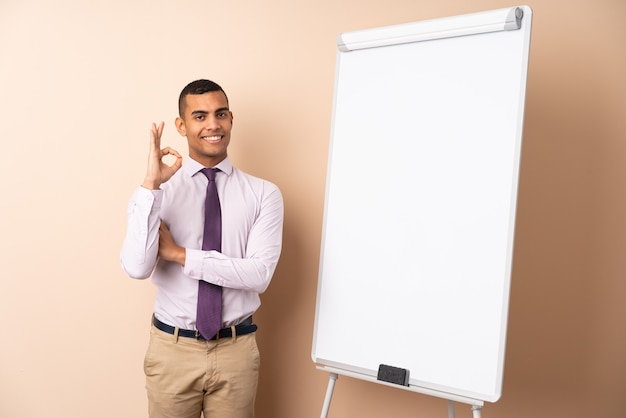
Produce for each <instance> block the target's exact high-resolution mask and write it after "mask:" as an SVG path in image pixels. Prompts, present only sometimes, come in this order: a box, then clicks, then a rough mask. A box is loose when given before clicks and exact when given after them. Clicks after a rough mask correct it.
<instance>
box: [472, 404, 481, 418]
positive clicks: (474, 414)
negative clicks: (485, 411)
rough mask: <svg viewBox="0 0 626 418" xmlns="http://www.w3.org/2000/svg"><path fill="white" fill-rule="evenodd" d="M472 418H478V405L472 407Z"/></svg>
mask: <svg viewBox="0 0 626 418" xmlns="http://www.w3.org/2000/svg"><path fill="white" fill-rule="evenodd" d="M472 416H473V418H480V405H472Z"/></svg>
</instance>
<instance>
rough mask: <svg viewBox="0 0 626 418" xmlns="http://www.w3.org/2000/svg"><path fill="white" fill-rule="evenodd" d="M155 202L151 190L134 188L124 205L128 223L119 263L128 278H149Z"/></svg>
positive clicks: (154, 256)
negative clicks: (129, 198)
mask: <svg viewBox="0 0 626 418" xmlns="http://www.w3.org/2000/svg"><path fill="white" fill-rule="evenodd" d="M158 204H159V202H158V200H157V199H156V198H155V196H153V195H152V193H150V192H147V191H145V190H141V189H137V190H136V191H135V193H134V194H133V197H132V199H131V201H130V204H129V206H128V222H127V228H126V236H125V237H124V242H123V244H122V250H121V253H120V263H121V265H122V269H123V270H124V271H125V272H126V274H127V275H128V276H129V277H131V278H134V279H145V278H147V277H149V276H150V275H151V274H152V271H153V270H154V266H155V265H156V261H157V257H158V250H159V232H158V228H159V223H160V221H159V216H158Z"/></svg>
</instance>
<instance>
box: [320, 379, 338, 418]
mask: <svg viewBox="0 0 626 418" xmlns="http://www.w3.org/2000/svg"><path fill="white" fill-rule="evenodd" d="M336 381H337V373H331V374H330V376H329V378H328V388H327V389H326V399H324V407H323V408H322V415H320V418H326V417H327V416H328V409H329V408H330V401H331V400H332V398H333V390H334V389H335V382H336Z"/></svg>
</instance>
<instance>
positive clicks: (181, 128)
mask: <svg viewBox="0 0 626 418" xmlns="http://www.w3.org/2000/svg"><path fill="white" fill-rule="evenodd" d="M174 125H176V130H177V131H178V133H179V134H180V135H181V136H187V128H186V127H185V121H184V120H183V119H182V118H181V117H177V118H176V120H175V121H174Z"/></svg>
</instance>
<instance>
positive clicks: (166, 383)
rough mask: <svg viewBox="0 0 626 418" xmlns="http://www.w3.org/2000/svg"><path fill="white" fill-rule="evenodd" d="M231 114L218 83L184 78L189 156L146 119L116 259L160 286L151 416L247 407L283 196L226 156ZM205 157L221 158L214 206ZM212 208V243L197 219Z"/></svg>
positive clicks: (231, 415)
mask: <svg viewBox="0 0 626 418" xmlns="http://www.w3.org/2000/svg"><path fill="white" fill-rule="evenodd" d="M232 123H233V114H232V112H231V111H230V109H229V103H228V98H227V96H226V93H225V92H224V90H223V89H222V88H221V87H220V86H219V85H217V84H216V83H214V82H212V81H209V80H197V81H194V82H192V83H190V84H189V85H187V86H186V87H185V88H184V89H183V90H182V92H181V94H180V98H179V117H177V118H176V121H175V125H176V129H177V130H178V132H179V133H180V135H182V136H184V137H186V138H187V142H188V146H189V159H188V160H187V161H186V163H185V164H184V165H183V159H182V157H181V155H180V154H179V153H178V152H177V151H175V150H173V149H171V148H169V147H166V148H163V149H161V148H160V142H161V135H162V133H163V122H161V123H160V124H159V125H158V126H157V125H156V124H154V123H153V124H152V129H151V135H150V136H151V138H150V153H149V158H148V169H147V173H146V176H145V178H144V181H143V183H142V186H141V187H139V188H137V190H135V192H134V194H133V196H132V198H131V201H130V204H129V208H128V227H127V233H126V237H125V239H124V243H123V247H122V251H121V263H122V267H123V269H124V271H125V272H126V273H127V274H128V275H129V276H130V277H131V278H136V279H145V278H147V277H149V276H152V281H153V282H154V284H155V285H156V286H157V294H156V300H155V305H154V316H153V325H152V327H151V331H150V342H149V347H148V350H147V353H146V358H145V362H144V369H145V373H146V389H147V392H148V401H149V414H150V417H151V418H199V417H200V414H201V413H203V414H204V418H252V417H253V416H254V400H255V396H256V389H257V381H258V369H259V365H260V360H259V352H258V348H257V345H256V337H255V331H256V325H254V324H253V323H252V314H253V313H254V312H255V311H256V310H257V308H258V307H259V305H260V299H259V294H260V293H262V292H264V291H265V289H266V288H267V286H268V285H269V283H270V280H271V278H272V275H273V273H274V270H275V268H276V264H277V263H278V258H279V256H280V251H281V246H282V226H283V199H282V196H281V193H280V191H279V189H278V188H277V187H276V186H275V185H274V184H272V183H270V182H268V181H265V180H262V179H259V178H257V177H253V176H251V175H249V174H247V173H244V172H243V171H241V170H239V169H237V168H235V167H233V166H232V164H231V162H230V159H229V157H228V154H227V149H228V144H229V142H230V135H231V129H232ZM167 155H170V156H173V157H174V159H175V160H174V162H173V163H172V164H171V165H169V164H167V163H165V162H164V160H163V159H164V157H165V156H167ZM205 168H206V169H208V168H216V169H218V170H217V171H216V173H215V179H214V185H215V186H216V188H217V196H218V198H219V204H218V206H217V209H215V210H213V209H211V210H210V209H209V208H210V207H212V206H211V205H210V204H208V203H207V208H206V209H207V210H210V211H209V212H207V214H206V215H205V199H207V200H208V199H209V197H207V195H208V194H210V193H208V192H207V190H208V189H207V187H208V184H209V182H210V181H212V180H210V179H212V177H210V175H209V174H205V173H204V172H203V169H205ZM204 171H206V170H204ZM211 187H212V186H211ZM216 199H217V198H216ZM215 212H221V213H219V214H216V213H215ZM215 216H218V218H217V224H218V229H219V227H221V242H218V243H217V246H213V247H206V245H204V244H203V238H205V239H206V237H203V236H204V235H208V233H206V234H205V232H204V227H205V221H206V222H207V223H215ZM205 218H206V219H205ZM220 218H221V221H220V220H219V219H220ZM218 241H220V239H219V238H218ZM202 248H209V249H202ZM203 286H204V287H203ZM206 287H212V288H213V289H219V291H220V292H221V309H220V308H219V303H213V305H214V306H213V307H217V308H216V310H217V311H218V313H221V320H220V319H219V318H218V323H217V327H216V328H215V331H206V330H205V328H204V326H202V327H199V326H198V325H199V322H200V321H203V322H206V318H205V317H206V316H209V315H208V314H206V313H205V310H203V309H211V306H209V307H208V308H203V309H200V306H206V302H199V299H198V298H199V294H200V293H202V292H203V290H202V289H203V288H206ZM218 299H219V298H218ZM199 305H200V306H199ZM199 309H200V311H199ZM220 310H221V312H219V311H220ZM198 312H200V313H198ZM220 321H221V322H220ZM199 328H200V329H202V330H203V331H199ZM218 328H221V329H220V330H219V331H217V329H218ZM203 334H205V335H203ZM206 334H211V335H206Z"/></svg>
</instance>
